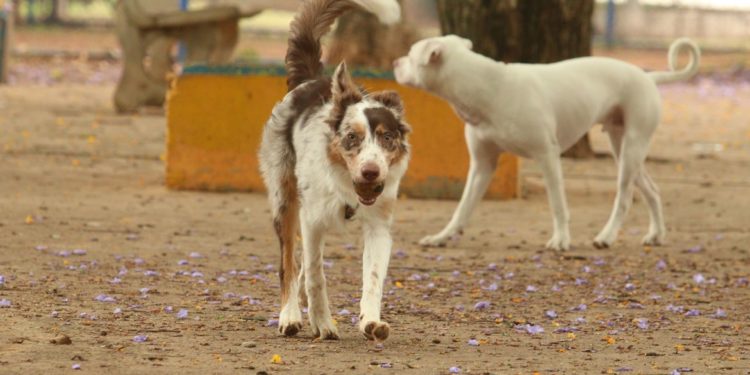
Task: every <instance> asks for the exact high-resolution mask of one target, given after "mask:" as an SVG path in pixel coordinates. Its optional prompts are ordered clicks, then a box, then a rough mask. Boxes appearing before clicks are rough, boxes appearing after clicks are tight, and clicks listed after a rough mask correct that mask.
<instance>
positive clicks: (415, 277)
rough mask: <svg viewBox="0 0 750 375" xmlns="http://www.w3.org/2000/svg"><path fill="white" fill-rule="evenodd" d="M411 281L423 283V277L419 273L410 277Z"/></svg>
mask: <svg viewBox="0 0 750 375" xmlns="http://www.w3.org/2000/svg"><path fill="white" fill-rule="evenodd" d="M409 280H411V281H421V280H422V275H420V274H418V273H415V274H412V275H411V276H409Z"/></svg>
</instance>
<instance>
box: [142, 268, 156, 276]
mask: <svg viewBox="0 0 750 375" xmlns="http://www.w3.org/2000/svg"><path fill="white" fill-rule="evenodd" d="M143 275H144V276H148V277H156V276H159V273H158V272H156V271H152V270H147V271H144V272H143Z"/></svg>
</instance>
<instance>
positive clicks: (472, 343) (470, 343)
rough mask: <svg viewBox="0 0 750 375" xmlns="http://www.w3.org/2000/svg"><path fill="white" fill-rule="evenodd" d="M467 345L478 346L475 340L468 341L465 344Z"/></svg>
mask: <svg viewBox="0 0 750 375" xmlns="http://www.w3.org/2000/svg"><path fill="white" fill-rule="evenodd" d="M467 344H469V346H479V341H477V340H475V339H469V341H468V342H467Z"/></svg>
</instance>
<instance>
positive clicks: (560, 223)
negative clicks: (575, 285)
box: [534, 147, 570, 251]
mask: <svg viewBox="0 0 750 375" xmlns="http://www.w3.org/2000/svg"><path fill="white" fill-rule="evenodd" d="M534 160H536V162H537V163H539V167H540V168H541V169H542V174H543V176H544V183H545V185H546V187H547V199H548V200H549V205H550V208H551V209H552V216H553V219H554V220H553V229H554V232H553V234H552V238H551V239H550V240H549V241H548V242H547V248H548V249H551V250H558V251H559V250H568V249H569V248H570V228H569V227H568V222H569V221H570V213H569V212H568V203H567V201H566V199H565V184H564V182H563V175H562V165H561V164H560V152H559V148H557V147H553V149H552V150H548V151H547V152H546V153H544V154H541V155H538V156H536V157H535V158H534Z"/></svg>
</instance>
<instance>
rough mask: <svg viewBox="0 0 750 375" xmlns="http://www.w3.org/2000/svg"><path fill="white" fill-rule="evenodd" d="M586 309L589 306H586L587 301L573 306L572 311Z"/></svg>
mask: <svg viewBox="0 0 750 375" xmlns="http://www.w3.org/2000/svg"><path fill="white" fill-rule="evenodd" d="M586 309H588V306H586V304H585V303H582V304H580V305H578V306H576V307H573V308H571V309H570V311H586Z"/></svg>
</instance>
